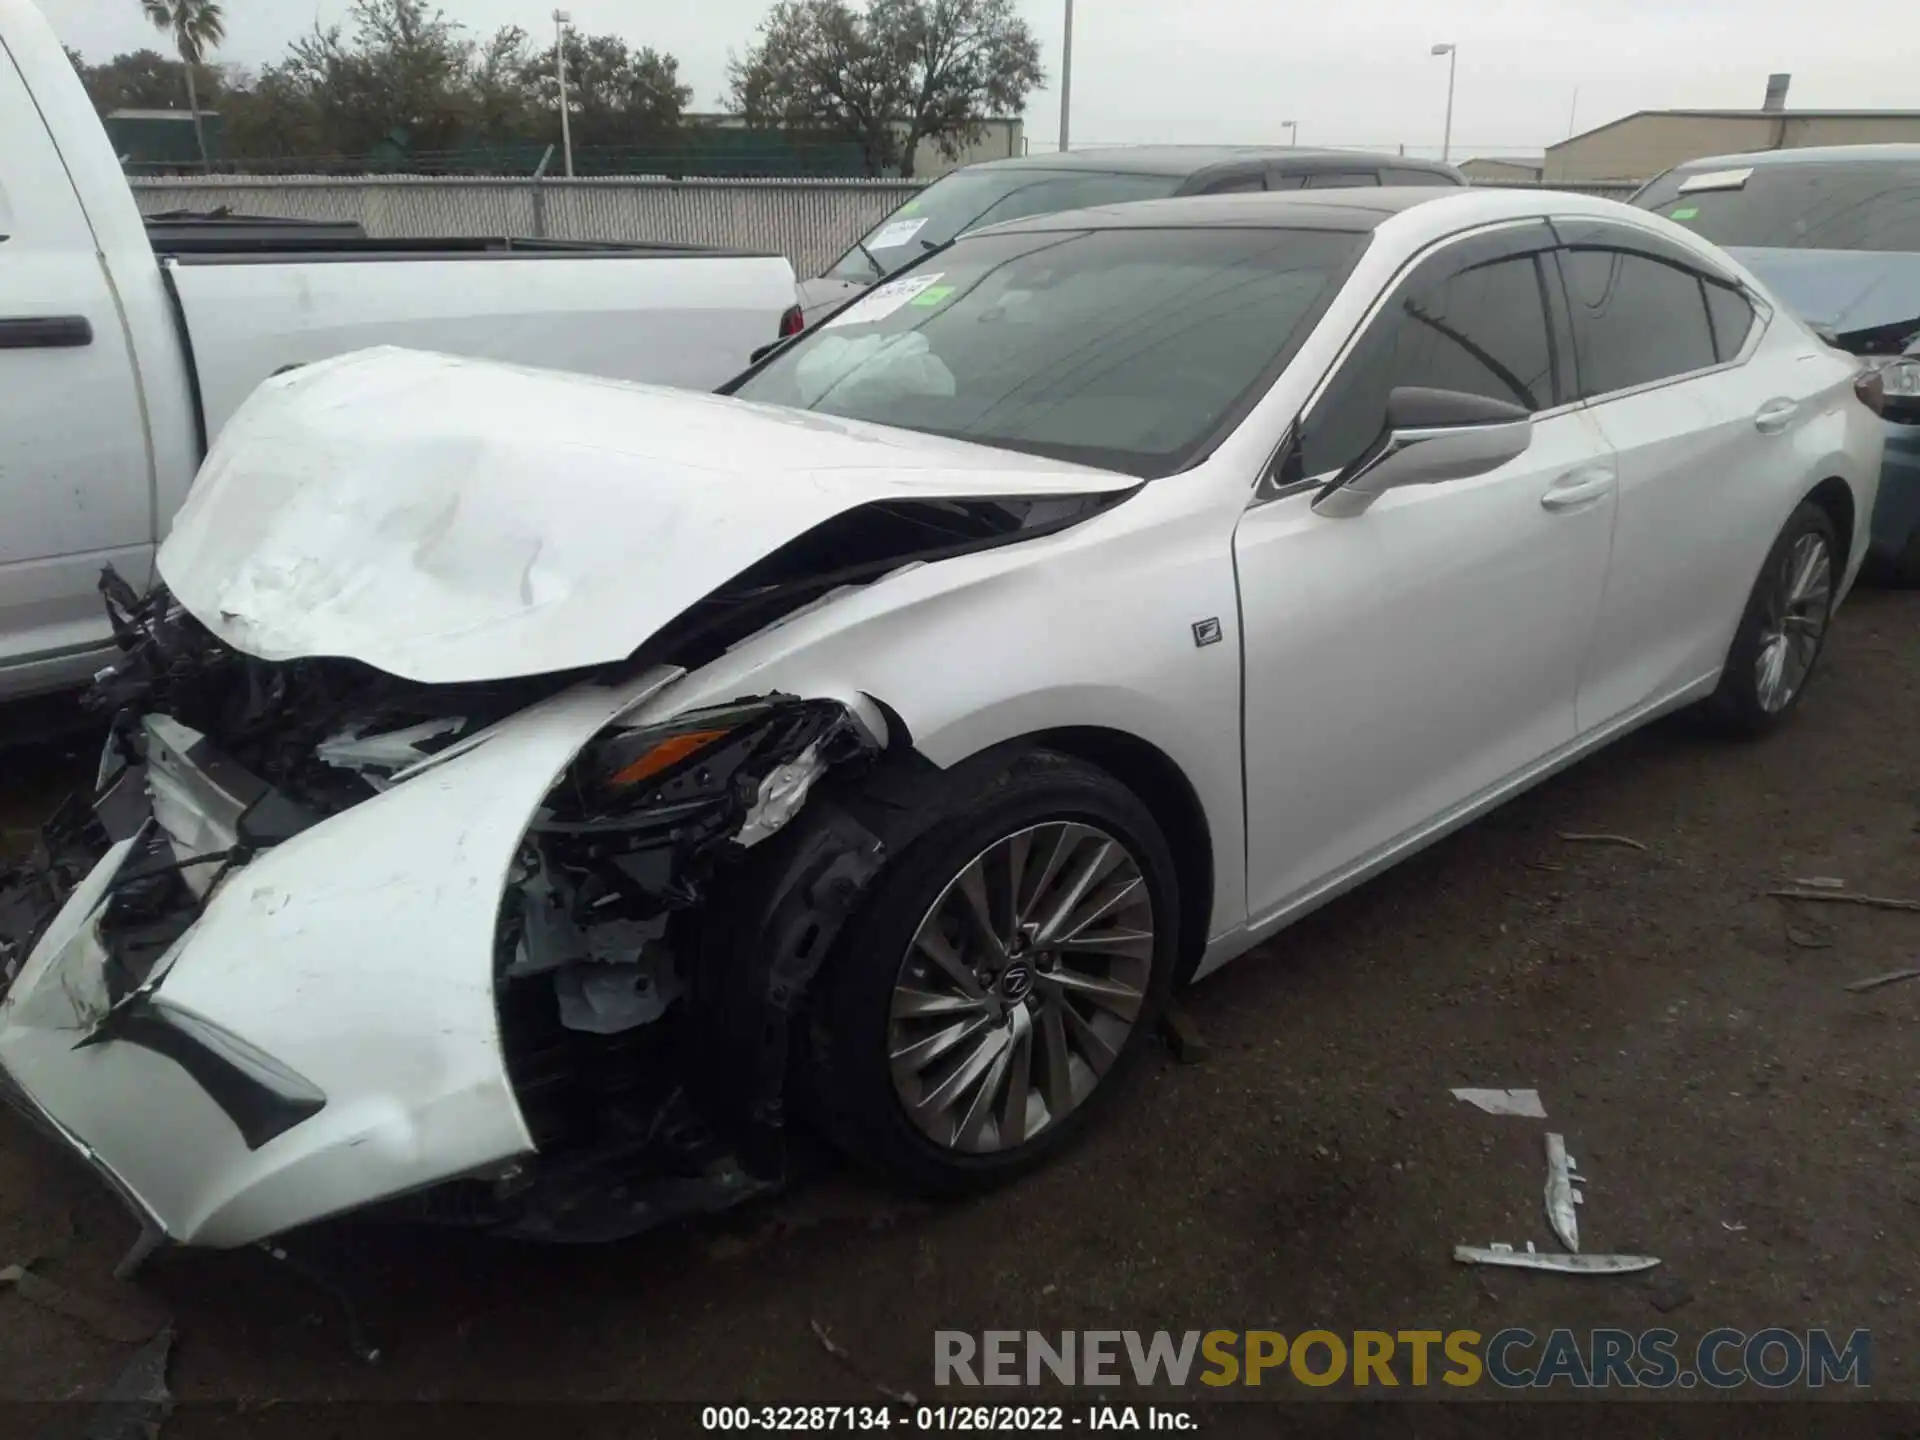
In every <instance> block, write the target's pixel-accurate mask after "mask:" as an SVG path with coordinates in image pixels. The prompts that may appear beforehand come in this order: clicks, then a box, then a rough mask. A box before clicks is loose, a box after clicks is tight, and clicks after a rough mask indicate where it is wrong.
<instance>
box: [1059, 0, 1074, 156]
mask: <svg viewBox="0 0 1920 1440" xmlns="http://www.w3.org/2000/svg"><path fill="white" fill-rule="evenodd" d="M1072 111H1073V0H1067V32H1066V37H1065V38H1064V39H1063V40H1062V41H1061V42H1060V153H1061V154H1062V155H1064V154H1066V153H1067V149H1068V146H1069V143H1070V138H1071V137H1070V131H1071V123H1070V122H1071V120H1072Z"/></svg>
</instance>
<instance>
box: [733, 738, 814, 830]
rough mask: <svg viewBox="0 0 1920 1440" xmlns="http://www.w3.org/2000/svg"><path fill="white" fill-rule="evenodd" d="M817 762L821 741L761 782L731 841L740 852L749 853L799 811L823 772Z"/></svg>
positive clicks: (771, 772)
mask: <svg viewBox="0 0 1920 1440" xmlns="http://www.w3.org/2000/svg"><path fill="white" fill-rule="evenodd" d="M826 768H827V767H826V764H825V763H824V762H823V761H822V760H821V759H820V742H819V741H818V740H816V741H814V742H813V744H811V745H809V746H807V748H806V749H804V750H802V751H801V752H800V753H799V754H798V755H796V756H794V758H793V759H792V760H790V761H788V762H787V763H786V764H785V765H776V766H775V767H774V768H773V769H772V770H770V771H768V772H767V777H766V779H764V780H762V781H761V782H760V793H759V795H758V797H757V798H755V800H754V802H753V809H751V810H749V811H748V812H747V818H746V820H745V822H744V823H743V824H742V825H741V826H740V833H739V834H738V835H735V836H734V837H733V838H734V841H735V843H737V844H738V845H739V846H740V848H741V849H742V850H750V849H752V848H753V847H754V846H755V845H758V844H759V843H760V842H761V841H762V840H765V839H766V838H767V837H768V836H770V835H773V834H775V833H777V832H778V831H779V830H780V828H781V827H782V826H784V825H785V824H786V823H787V822H788V821H789V820H791V819H792V818H793V817H794V816H795V815H797V814H798V813H799V812H800V807H801V806H802V805H804V804H806V803H807V792H808V791H809V790H811V789H812V788H813V782H814V781H815V780H818V779H819V778H820V775H821V773H822V772H823V771H824V770H825V769H826Z"/></svg>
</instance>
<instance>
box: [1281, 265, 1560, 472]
mask: <svg viewBox="0 0 1920 1440" xmlns="http://www.w3.org/2000/svg"><path fill="white" fill-rule="evenodd" d="M1397 385H1423V386H1427V387H1430V388H1432V389H1436V390H1460V391H1464V392H1466V393H1467V394H1469V395H1484V396H1486V397H1488V398H1489V399H1493V400H1504V401H1506V402H1507V403H1509V404H1514V405H1524V406H1525V407H1526V408H1527V409H1529V410H1532V411H1540V410H1546V409H1549V408H1551V407H1552V406H1553V405H1554V404H1555V403H1557V402H1556V401H1555V398H1554V374H1553V349H1552V345H1551V342H1550V340H1549V338H1548V331H1547V312H1546V301H1545V298H1544V292H1543V290H1542V286H1541V277H1540V271H1539V268H1538V264H1537V262H1536V260H1535V257H1534V256H1532V255H1515V256H1510V257H1508V258H1506V259H1502V260H1494V261H1490V262H1489V263H1487V264H1484V265H1476V266H1473V267H1471V268H1469V269H1466V270H1461V271H1458V272H1457V273H1455V274H1453V275H1451V276H1447V277H1446V278H1444V279H1441V280H1438V281H1433V280H1427V279H1422V278H1421V277H1420V276H1417V275H1416V276H1415V277H1414V279H1413V280H1412V281H1411V282H1410V283H1409V285H1408V286H1407V287H1406V288H1405V289H1403V290H1401V291H1400V292H1399V293H1398V294H1396V295H1395V296H1394V297H1393V300H1392V301H1391V302H1390V303H1389V305H1388V307H1387V308H1386V309H1385V310H1383V311H1382V312H1381V313H1380V314H1379V315H1378V316H1377V317H1376V318H1375V320H1374V322H1373V324H1372V326H1371V327H1369V329H1368V330H1367V333H1366V334H1365V335H1363V336H1362V337H1361V340H1360V343H1359V345H1357V346H1356V347H1355V348H1354V350H1353V352H1352V353H1351V354H1349V355H1348V356H1347V359H1346V362H1345V363H1344V364H1343V365H1342V366H1341V367H1340V372H1339V374H1338V375H1336V376H1335V377H1334V381H1333V384H1332V385H1331V386H1330V387H1329V388H1328V390H1327V391H1326V393H1325V394H1324V395H1322V396H1321V398H1320V403H1319V404H1317V405H1315V406H1314V408H1313V412H1312V414H1310V415H1309V416H1308V417H1307V420H1306V424H1305V425H1304V426H1303V427H1302V428H1301V435H1300V454H1299V470H1298V472H1297V473H1298V474H1299V475H1300V476H1301V477H1302V478H1310V477H1313V476H1317V475H1324V474H1326V473H1328V472H1329V471H1334V470H1339V469H1342V468H1344V467H1345V466H1347V465H1349V464H1351V463H1352V462H1353V461H1355V460H1357V459H1359V458H1360V456H1361V455H1362V454H1363V453H1364V452H1365V451H1366V450H1367V448H1368V447H1369V446H1371V445H1372V444H1373V443H1374V441H1376V440H1377V439H1379V438H1380V432H1381V430H1382V429H1383V428H1384V427H1385V425H1386V414H1387V395H1388V392H1389V391H1391V390H1392V389H1393V388H1394V387H1395V386H1397ZM1289 468H1290V469H1291V467H1289Z"/></svg>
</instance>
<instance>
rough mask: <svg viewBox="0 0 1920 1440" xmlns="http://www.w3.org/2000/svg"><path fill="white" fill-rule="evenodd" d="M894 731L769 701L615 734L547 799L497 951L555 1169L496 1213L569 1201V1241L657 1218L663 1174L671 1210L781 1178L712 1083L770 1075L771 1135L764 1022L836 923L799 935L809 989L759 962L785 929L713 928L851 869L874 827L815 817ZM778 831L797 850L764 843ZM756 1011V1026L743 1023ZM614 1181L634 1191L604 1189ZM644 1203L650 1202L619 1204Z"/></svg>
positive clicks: (842, 709)
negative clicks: (756, 897) (819, 793)
mask: <svg viewBox="0 0 1920 1440" xmlns="http://www.w3.org/2000/svg"><path fill="white" fill-rule="evenodd" d="M881 723H883V722H879V721H876V722H875V725H874V727H870V726H869V725H868V724H867V723H864V722H863V721H862V720H861V719H860V718H859V717H858V716H856V715H855V713H854V712H853V711H852V710H850V709H849V708H848V707H847V706H844V705H842V704H840V703H839V702H837V701H831V700H801V699H796V698H793V697H790V696H784V695H773V696H768V697H764V698H755V699H752V700H745V701H741V702H739V703H736V704H731V705H725V706H719V707H714V708H710V709H704V710H700V711H695V712H691V713H688V714H685V715H681V716H677V717H675V718H674V719H672V720H670V721H667V722H664V723H661V724H655V725H645V726H620V725H615V726H614V727H612V728H610V729H608V730H605V731H603V732H602V733H601V734H600V735H599V736H597V737H596V738H595V739H594V741H593V742H592V743H590V744H589V745H588V746H587V747H586V748H585V749H584V750H582V752H581V753H580V755H579V756H578V757H577V758H576V759H575V761H574V762H573V764H572V765H571V766H570V767H569V768H568V770H567V772H566V773H565V774H564V775H563V776H562V777H561V778H560V780H559V781H558V783H556V784H555V785H554V787H553V788H552V789H551V790H550V791H549V792H548V794H547V797H546V800H545V801H544V803H543V804H542V805H541V807H540V809H539V811H538V812H537V813H536V815H535V816H534V818H533V820H532V822H531V823H530V824H529V826H528V828H527V831H526V834H525V836H524V837H523V839H522V841H521V844H520V847H519V849H518V851H517V853H516V855H515V858H514V861H513V864H512V867H511V870H510V872H509V874H508V876H507V885H506V888H505V891H504V893H503V895H502V897H501V906H500V919H499V924H498V930H497V939H496V951H495V956H496V958H495V993H496V1003H497V1008H498V1013H499V1019H500V1037H501V1047H502V1051H503V1054H504V1058H505V1061H506V1067H507V1074H508V1077H509V1080H510V1082H511V1083H512V1086H513V1090H514V1095H515V1098H516V1100H517V1102H518V1104H519V1106H520V1111H521V1115H522V1118H523V1119H524V1120H525V1122H526V1125H527V1129H528V1132H529V1133H530V1135H531V1136H532V1138H533V1141H534V1145H535V1148H536V1150H537V1151H538V1152H539V1155H540V1164H539V1165H538V1166H535V1167H532V1168H531V1169H529V1170H527V1171H526V1172H525V1173H524V1175H523V1176H522V1177H521V1178H520V1179H518V1180H516V1181H515V1182H514V1184H515V1187H516V1188H515V1190H514V1193H513V1194H512V1196H511V1197H510V1203H509V1205H508V1210H509V1213H507V1214H504V1215H503V1214H499V1213H496V1214H495V1215H494V1217H493V1223H496V1224H500V1223H504V1224H506V1225H507V1226H508V1227H509V1228H519V1229H521V1230H523V1232H524V1233H529V1234H534V1233H545V1234H551V1233H552V1230H551V1229H550V1228H548V1227H550V1226H552V1225H554V1224H557V1223H559V1222H558V1220H557V1219H556V1217H557V1216H558V1215H559V1214H560V1213H561V1211H562V1210H564V1211H565V1213H566V1215H567V1216H569V1217H570V1218H569V1219H568V1220H567V1221H566V1222H565V1224H564V1226H563V1227H562V1228H564V1229H565V1230H567V1231H569V1232H575V1231H579V1230H581V1229H583V1228H584V1229H591V1230H592V1231H593V1232H594V1233H596V1234H611V1233H625V1232H629V1231H630V1230H631V1229H632V1228H636V1227H639V1226H640V1225H641V1224H642V1223H643V1222H644V1223H652V1221H653V1220H657V1219H658V1218H659V1215H658V1207H659V1206H660V1205H661V1204H663V1203H665V1202H663V1200H662V1191H661V1189H660V1185H661V1184H662V1183H666V1184H668V1185H670V1186H671V1187H673V1193H674V1194H675V1195H676V1196H677V1197H678V1198H677V1199H676V1200H674V1201H673V1202H672V1206H673V1208H681V1207H685V1208H690V1209H705V1208H713V1207H718V1206H722V1205H726V1204H732V1203H736V1202H737V1201H738V1200H739V1199H742V1198H744V1197H745V1196H746V1195H747V1194H750V1193H753V1192H754V1191H755V1189H757V1188H760V1187H763V1186H764V1185H766V1184H771V1183H777V1176H778V1174H779V1171H780V1169H781V1164H780V1162H779V1161H778V1159H777V1158H775V1159H773V1160H771V1161H770V1162H769V1163H767V1164H764V1165H761V1164H755V1163H753V1162H752V1161H746V1162H744V1168H743V1160H742V1152H743V1150H745V1149H747V1148H749V1147H747V1146H745V1145H743V1143H742V1142H743V1140H744V1139H745V1138H746V1137H745V1135H744V1131H745V1130H746V1129H747V1128H748V1127H747V1126H746V1125H744V1124H742V1123H738V1122H739V1121H740V1116H741V1113H742V1108H743V1107H742V1105H735V1104H730V1103H729V1102H728V1101H727V1100H725V1099H723V1098H721V1097H720V1096H719V1095H718V1094H717V1091H718V1090H719V1089H721V1088H725V1086H726V1084H727V1083H728V1082H727V1081H725V1080H722V1081H721V1082H719V1084H718V1085H716V1083H715V1081H714V1077H715V1076H716V1074H722V1073H730V1074H733V1075H735V1076H751V1077H760V1076H762V1075H765V1076H767V1077H768V1083H767V1085H766V1086H765V1087H762V1088H761V1089H757V1090H755V1091H754V1099H753V1102H752V1103H754V1104H755V1105H756V1106H757V1109H758V1111H759V1112H761V1113H765V1114H768V1115H771V1116H772V1119H771V1120H769V1121H768V1122H767V1124H768V1126H777V1124H778V1104H777V1101H778V1093H777V1092H778V1080H777V1078H775V1077H777V1076H778V1075H780V1074H783V1073H784V1069H785V1058H784V1057H785V1049H784V1039H783V1037H782V1036H781V1035H776V1034H775V1033H774V1032H776V1031H778V1030H779V1029H780V1023H781V1022H780V1021H779V1020H777V1019H776V1020H774V1021H772V1022H770V1023H769V1022H766V1021H764V1019H763V1018H762V1017H763V1016H764V1015H767V1014H775V1015H781V1016H783V1015H785V1014H786V1013H788V1012H787V1009H786V1008H785V1007H788V1006H790V1005H791V1003H792V1002H793V1001H794V999H796V998H797V996H798V994H799V993H800V991H801V990H802V989H804V981H805V979H806V978H810V973H811V969H812V967H814V966H816V965H817V963H818V960H819V958H820V955H819V953H817V952H820V951H823V950H824V944H825V941H826V940H828V939H830V937H831V933H832V931H833V930H834V929H836V928H837V925H838V919H839V917H838V915H837V914H835V915H831V916H828V915H825V913H824V912H822V914H821V915H820V916H815V917H814V920H815V923H813V924H812V925H811V927H810V928H809V927H799V928H800V929H801V930H804V931H805V932H806V934H807V936H808V938H809V946H808V947H807V950H806V955H805V957H804V962H805V963H804V964H803V965H801V966H799V967H798V969H799V970H803V971H805V972H806V973H805V974H804V975H801V976H799V983H798V984H796V983H795V976H796V973H797V971H796V970H795V969H788V970H785V971H781V972H778V973H777V974H776V973H774V972H772V971H769V970H768V969H766V968H765V967H766V965H767V963H768V960H769V955H768V954H767V953H763V952H771V951H778V950H781V949H782V941H781V932H780V928H779V925H777V924H774V923H772V922H771V920H769V923H767V924H762V923H761V921H760V920H759V919H755V920H754V921H753V922H752V923H751V924H748V925H747V926H746V928H747V930H749V931H751V932H752V937H753V938H752V943H751V945H750V947H747V948H748V949H749V950H750V951H751V954H750V955H749V954H745V953H742V950H741V949H740V947H737V946H734V945H732V944H727V945H722V944H719V943H717V941H716V934H717V933H718V932H719V931H723V930H726V931H728V932H729V940H730V941H731V940H732V939H734V938H736V936H735V934H734V932H733V930H732V929H730V927H738V926H740V925H741V923H742V920H743V916H742V915H740V914H736V913H734V911H736V910H740V909H742V908H753V906H752V904H751V903H750V902H747V901H744V900H743V899H742V897H743V896H745V895H748V894H763V895H769V896H773V897H779V898H781V899H784V900H786V901H787V902H788V903H789V904H790V905H791V904H792V903H795V901H794V900H793V899H792V897H794V896H796V895H806V894H811V893H813V891H812V887H813V886H814V884H815V882H816V881H817V880H818V879H819V878H820V876H821V875H824V874H825V873H826V872H827V870H828V869H830V868H831V867H833V866H834V864H835V863H836V862H838V863H839V864H840V866H841V868H842V869H844V868H845V866H846V864H847V863H848V862H847V861H846V859H845V852H847V851H848V850H850V849H858V848H859V847H860V845H861V843H862V841H861V839H860V838H859V837H855V838H852V839H848V840H841V839H839V838H837V837H838V836H839V835H842V834H846V833H849V832H847V831H846V829H845V826H844V822H843V821H836V820H835V818H834V817H835V811H834V807H833V806H832V804H831V803H829V802H827V801H825V800H821V799H816V800H815V801H814V803H813V806H812V808H811V809H808V813H807V814H806V815H805V817H804V820H802V819H801V816H802V811H803V809H807V807H809V799H810V796H812V794H813V791H814V787H815V784H816V782H817V781H819V780H820V779H821V778H822V777H823V776H825V775H826V774H827V773H828V772H829V771H836V772H839V771H846V772H849V773H850V772H851V771H852V770H853V769H854V768H856V767H857V766H858V765H859V764H860V763H862V762H864V761H865V760H867V759H868V758H870V757H872V756H874V755H876V754H877V753H878V752H879V751H880V749H881V748H882V741H881V737H880V736H879V735H878V734H876V733H875V729H876V728H877V727H878V726H879V725H880V724H881ZM835 778H836V780H837V779H839V778H840V776H839V774H836V777H835ZM796 821H800V823H798V824H796V823H795V822H796ZM836 824H838V825H839V827H840V828H838V829H836V828H835V825H836ZM782 832H789V833H786V834H784V835H783V834H782ZM775 835H782V838H783V840H784V841H785V842H786V843H783V844H781V845H767V846H766V847H765V848H764V849H761V848H760V846H761V844H762V842H764V841H768V840H770V839H772V838H773V837H774V836H775ZM871 868H873V867H872V866H869V867H868V869H866V870H862V871H861V878H862V881H864V878H865V876H866V875H867V874H869V873H870V871H871ZM834 873H835V876H836V878H837V877H838V875H839V871H835V872H834ZM859 888H860V887H859V885H858V884H856V885H854V886H853V887H852V888H851V889H847V890H846V896H847V898H848V899H850V898H851V897H852V896H853V895H854V894H855V893H857V890H858V889H859ZM823 893H824V892H823ZM839 893H840V891H839V890H836V891H835V894H836V895H838V894H839ZM772 913H773V912H771V911H770V912H769V914H770V916H771V915H772ZM756 915H758V911H757V910H756ZM781 918H782V919H784V913H783V912H782V913H781ZM774 958H776V959H777V957H774ZM736 972H738V973H736ZM743 1013H744V1014H747V1015H750V1016H752V1017H754V1018H753V1020H752V1022H751V1023H748V1024H744V1025H741V1024H736V1023H734V1020H735V1019H737V1017H738V1016H739V1015H741V1014H743ZM723 1036H732V1037H735V1038H733V1039H723V1038H722V1037H723ZM733 1051H738V1052H740V1053H731V1052H733ZM756 1083H757V1082H756ZM761 1102H765V1103H761ZM778 1148H779V1147H778V1144H777V1142H776V1143H774V1144H772V1145H769V1146H764V1147H762V1148H761V1149H760V1150H759V1151H757V1152H756V1154H758V1155H771V1154H774V1153H775V1152H776V1151H777V1150H778ZM589 1176H591V1177H593V1183H592V1185H591V1186H590V1187H586V1188H589V1189H590V1190H591V1192H592V1194H593V1195H594V1196H595V1199H594V1200H593V1201H591V1202H582V1203H584V1204H585V1205H586V1209H584V1210H582V1209H577V1208H569V1207H568V1206H566V1205H560V1204H558V1203H557V1201H556V1197H555V1195H554V1193H553V1192H554V1189H555V1187H560V1189H561V1191H562V1193H572V1192H574V1191H575V1190H576V1189H577V1188H579V1187H580V1186H581V1184H582V1182H584V1181H585V1180H586V1178H587V1177H589ZM612 1176H618V1178H619V1183H618V1184H616V1185H613V1186H611V1187H609V1186H608V1185H607V1184H606V1183H605V1182H606V1181H607V1180H608V1179H609V1177H612ZM616 1192H617V1193H618V1194H620V1195H625V1196H630V1197H632V1199H631V1201H630V1202H629V1201H624V1200H623V1201H618V1202H616V1201H615V1200H612V1199H609V1198H607V1197H609V1196H611V1195H614V1194H615V1193H616ZM507 1198H508V1197H502V1196H499V1195H496V1196H495V1197H494V1199H493V1201H492V1202H490V1205H489V1207H488V1208H494V1207H495V1206H497V1205H498V1204H499V1203H501V1202H502V1201H503V1199H507ZM642 1204H644V1205H645V1206H650V1207H653V1208H652V1209H650V1210H648V1211H647V1213H646V1215H644V1216H643V1215H642V1214H640V1213H638V1212H636V1213H633V1214H628V1213H626V1212H627V1210H628V1209H631V1208H632V1206H635V1205H642ZM615 1212H618V1213H615ZM589 1215H590V1216H591V1218H589ZM543 1217H544V1218H543ZM648 1217H651V1218H648Z"/></svg>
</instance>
